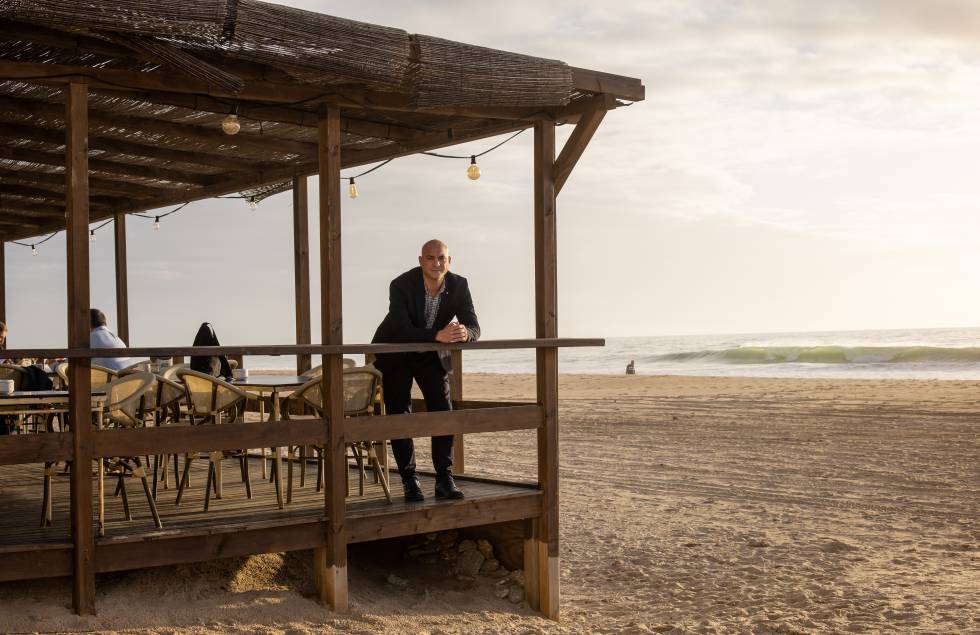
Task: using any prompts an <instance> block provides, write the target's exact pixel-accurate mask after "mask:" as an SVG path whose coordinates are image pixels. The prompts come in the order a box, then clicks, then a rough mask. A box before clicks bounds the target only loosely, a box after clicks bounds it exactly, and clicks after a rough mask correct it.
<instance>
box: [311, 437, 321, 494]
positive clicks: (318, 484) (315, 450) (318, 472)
mask: <svg viewBox="0 0 980 635" xmlns="http://www.w3.org/2000/svg"><path fill="white" fill-rule="evenodd" d="M313 454H314V455H315V456H316V491H317V492H318V493H319V491H320V488H321V487H323V452H322V451H321V450H320V448H316V447H315V448H313Z"/></svg>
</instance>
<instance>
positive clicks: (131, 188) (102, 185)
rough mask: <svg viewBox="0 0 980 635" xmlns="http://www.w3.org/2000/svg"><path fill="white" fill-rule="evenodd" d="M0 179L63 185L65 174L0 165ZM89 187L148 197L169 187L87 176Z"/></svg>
mask: <svg viewBox="0 0 980 635" xmlns="http://www.w3.org/2000/svg"><path fill="white" fill-rule="evenodd" d="M0 180H4V181H11V180H15V181H29V182H31V183H47V184H49V185H60V186H62V187H64V185H65V175H64V174H63V173H58V172H40V171H37V170H30V169H22V170H8V169H6V168H2V167H0ZM88 182H89V187H90V188H91V189H92V191H94V192H99V191H101V192H107V193H115V194H125V195H127V196H132V197H135V198H150V197H154V196H160V195H162V194H166V193H167V191H168V190H169V189H171V188H166V187H152V186H146V185H140V184H138V183H125V182H120V181H113V180H110V179H101V178H97V177H91V176H90V177H89V180H88Z"/></svg>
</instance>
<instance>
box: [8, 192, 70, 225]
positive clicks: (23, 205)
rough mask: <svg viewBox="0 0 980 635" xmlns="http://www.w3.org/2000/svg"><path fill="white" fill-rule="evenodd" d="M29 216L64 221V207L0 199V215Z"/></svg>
mask: <svg viewBox="0 0 980 635" xmlns="http://www.w3.org/2000/svg"><path fill="white" fill-rule="evenodd" d="M7 213H11V214H15V215H24V214H26V215H30V216H31V217H33V218H52V219H60V220H62V221H63V220H64V219H65V206H64V205H45V204H43V203H28V202H27V201H23V200H21V199H13V198H10V197H9V196H5V197H3V198H2V199H0V215H3V214H7Z"/></svg>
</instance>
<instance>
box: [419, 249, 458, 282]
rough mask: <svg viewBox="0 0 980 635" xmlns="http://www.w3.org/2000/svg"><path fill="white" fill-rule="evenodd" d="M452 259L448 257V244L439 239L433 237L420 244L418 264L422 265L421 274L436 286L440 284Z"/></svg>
mask: <svg viewBox="0 0 980 635" xmlns="http://www.w3.org/2000/svg"><path fill="white" fill-rule="evenodd" d="M452 261H453V259H452V258H450V257H449V245H447V244H446V243H444V242H442V241H441V240H438V239H436V238H433V239H432V240H430V241H429V242H427V243H425V244H424V245H422V253H421V254H420V255H419V266H420V267H422V274H423V275H424V276H425V277H426V278H427V279H428V280H429V281H430V282H431V283H432V284H433V285H435V286H436V287H437V288H438V287H439V286H441V285H442V280H443V278H445V277H446V273H447V272H448V271H449V264H450V263H451V262H452Z"/></svg>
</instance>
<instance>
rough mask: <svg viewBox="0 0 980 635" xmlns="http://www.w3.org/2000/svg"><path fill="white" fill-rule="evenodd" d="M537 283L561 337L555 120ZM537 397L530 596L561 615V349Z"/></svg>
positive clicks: (538, 153) (537, 216)
mask: <svg viewBox="0 0 980 635" xmlns="http://www.w3.org/2000/svg"><path fill="white" fill-rule="evenodd" d="M534 287H535V293H534V295H535V318H536V319H535V322H536V325H535V330H536V335H537V337H539V338H543V337H548V338H550V337H558V257H557V234H556V223H555V124H554V123H553V122H548V121H541V122H538V123H536V124H535V125H534ZM537 389H538V391H537V392H538V403H539V404H541V406H542V408H543V409H544V426H543V427H541V428H539V429H538V485H539V487H540V488H541V490H542V492H543V494H544V496H543V500H542V505H543V507H542V510H541V516H540V518H538V519H537V520H536V521H535V522H534V528H533V532H532V537H531V538H530V540H529V541H528V543H529V544H528V543H526V544H525V560H526V561H527V560H531V562H530V563H528V564H530V565H531V571H532V573H533V575H534V576H535V577H536V579H537V587H536V588H535V585H534V584H532V585H530V588H532V589H534V590H535V591H536V593H535V594H534V595H536V597H533V598H529V601H530V603H531V605H532V606H535V607H536V608H538V610H540V611H541V612H542V613H543V614H544V615H545V616H547V617H549V618H551V619H553V620H557V619H558V597H559V594H558V578H559V568H558V349H557V348H555V347H551V348H539V349H537Z"/></svg>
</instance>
